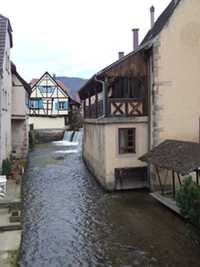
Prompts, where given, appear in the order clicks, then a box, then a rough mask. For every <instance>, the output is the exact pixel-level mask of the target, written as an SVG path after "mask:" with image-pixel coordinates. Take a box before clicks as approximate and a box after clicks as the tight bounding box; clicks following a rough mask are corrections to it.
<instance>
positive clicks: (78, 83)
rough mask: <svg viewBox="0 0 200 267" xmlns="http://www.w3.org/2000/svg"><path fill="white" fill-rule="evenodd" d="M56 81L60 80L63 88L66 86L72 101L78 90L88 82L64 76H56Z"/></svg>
mask: <svg viewBox="0 0 200 267" xmlns="http://www.w3.org/2000/svg"><path fill="white" fill-rule="evenodd" d="M56 80H60V81H61V82H62V83H63V84H64V85H65V86H67V88H69V90H70V93H71V98H72V99H75V96H76V93H77V92H78V90H79V89H80V88H81V87H82V86H83V85H84V84H85V83H86V82H87V81H88V79H82V78H75V77H64V76H56Z"/></svg>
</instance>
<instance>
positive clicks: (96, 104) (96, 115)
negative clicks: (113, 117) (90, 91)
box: [94, 86, 98, 118]
mask: <svg viewBox="0 0 200 267" xmlns="http://www.w3.org/2000/svg"><path fill="white" fill-rule="evenodd" d="M94 91H95V117H96V118H98V93H97V87H96V86H95V88H94Z"/></svg>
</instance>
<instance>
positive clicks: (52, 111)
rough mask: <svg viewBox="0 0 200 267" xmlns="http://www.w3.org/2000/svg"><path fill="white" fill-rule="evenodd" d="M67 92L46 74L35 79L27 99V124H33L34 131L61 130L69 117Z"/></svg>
mask: <svg viewBox="0 0 200 267" xmlns="http://www.w3.org/2000/svg"><path fill="white" fill-rule="evenodd" d="M66 88H67V87H66ZM67 89H68V88H67ZM69 92H70V91H69V89H68V91H67V90H64V89H63V88H62V87H61V85H60V84H59V83H58V82H57V81H56V80H55V79H54V78H53V77H52V76H51V75H50V74H49V73H48V72H45V73H44V75H43V76H42V77H41V78H40V79H39V80H36V79H35V84H34V85H33V87H32V92H31V96H30V99H29V124H34V129H63V127H64V126H65V125H67V123H68V121H69V115H70V103H71V102H70V100H71V99H70V96H69Z"/></svg>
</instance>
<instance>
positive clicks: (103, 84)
mask: <svg viewBox="0 0 200 267" xmlns="http://www.w3.org/2000/svg"><path fill="white" fill-rule="evenodd" d="M94 79H95V81H96V82H99V83H102V87H103V115H102V116H101V117H99V118H97V120H101V119H103V118H105V114H106V104H105V82H104V81H101V80H98V79H97V77H96V76H95V77H94Z"/></svg>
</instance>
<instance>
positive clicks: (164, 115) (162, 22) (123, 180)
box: [79, 0, 200, 190]
mask: <svg viewBox="0 0 200 267" xmlns="http://www.w3.org/2000/svg"><path fill="white" fill-rule="evenodd" d="M199 10H200V1H198V0H190V1H188V0H172V1H171V2H170V4H169V5H168V6H167V7H166V9H165V10H164V11H163V13H162V14H161V15H160V17H159V18H158V19H157V21H156V22H155V23H154V20H153V18H154V7H151V9H150V11H151V13H150V16H151V28H150V30H149V31H148V33H147V35H146V36H145V38H144V39H143V41H142V42H141V44H140V45H139V46H138V47H137V44H135V47H134V51H133V52H131V53H130V54H128V55H126V56H123V57H120V58H119V60H118V61H116V62H114V63H112V64H111V65H110V66H108V67H106V68H105V69H103V70H101V71H100V72H98V73H97V74H96V75H94V76H93V77H92V78H91V79H90V80H89V81H88V82H87V83H86V84H85V85H84V86H83V87H82V88H81V89H80V90H79V96H80V98H81V100H82V101H83V102H84V112H85V113H84V152H83V156H84V160H85V162H86V163H87V165H88V166H89V168H90V169H91V171H92V172H93V173H94V175H95V176H96V178H97V179H98V180H99V181H100V183H101V184H102V185H103V186H104V187H105V188H107V189H113V190H114V189H120V188H123V189H124V188H136V187H138V181H136V180H137V178H136V176H137V177H138V176H141V177H142V175H140V173H141V171H139V172H138V174H137V175H135V174H134V170H136V172H137V171H138V170H142V172H143V171H144V169H143V167H144V166H146V168H147V171H146V172H143V173H145V175H146V177H147V178H146V180H144V179H143V178H142V182H141V181H140V183H139V184H140V186H144V184H145V183H146V186H150V188H151V189H152V190H157V189H158V188H159V181H158V177H157V175H156V173H155V169H154V167H153V166H148V165H147V164H146V163H145V162H141V161H140V160H138V158H139V157H140V156H142V155H143V154H144V153H146V152H148V151H149V150H151V149H152V148H153V147H155V146H157V145H158V144H160V143H161V142H163V141H164V140H166V139H174V140H183V141H193V142H199V100H200V95H199V90H198V78H199V74H200V27H199V23H200V22H199V14H198V11H199ZM133 33H134V37H135V40H137V39H138V37H137V33H138V29H135V30H133ZM100 92H103V95H104V99H103V101H99V100H98V94H99V93H100ZM92 96H95V97H96V102H95V103H94V104H92V103H91V97H92ZM123 129H125V130H126V131H123ZM129 129H130V130H131V131H132V135H131V137H129V135H128V132H127V131H128V130H129ZM131 131H130V132H131ZM122 134H123V135H124V136H122ZM129 138H130V141H131V142H129ZM133 144H134V145H133ZM120 151H121V152H120ZM129 170H130V173H131V175H130V173H129ZM160 172H161V179H164V177H165V171H164V170H160ZM127 173H128V174H127ZM169 177H170V176H169ZM144 181H145V183H144ZM166 184H167V185H170V184H171V178H168V179H167V181H166Z"/></svg>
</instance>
